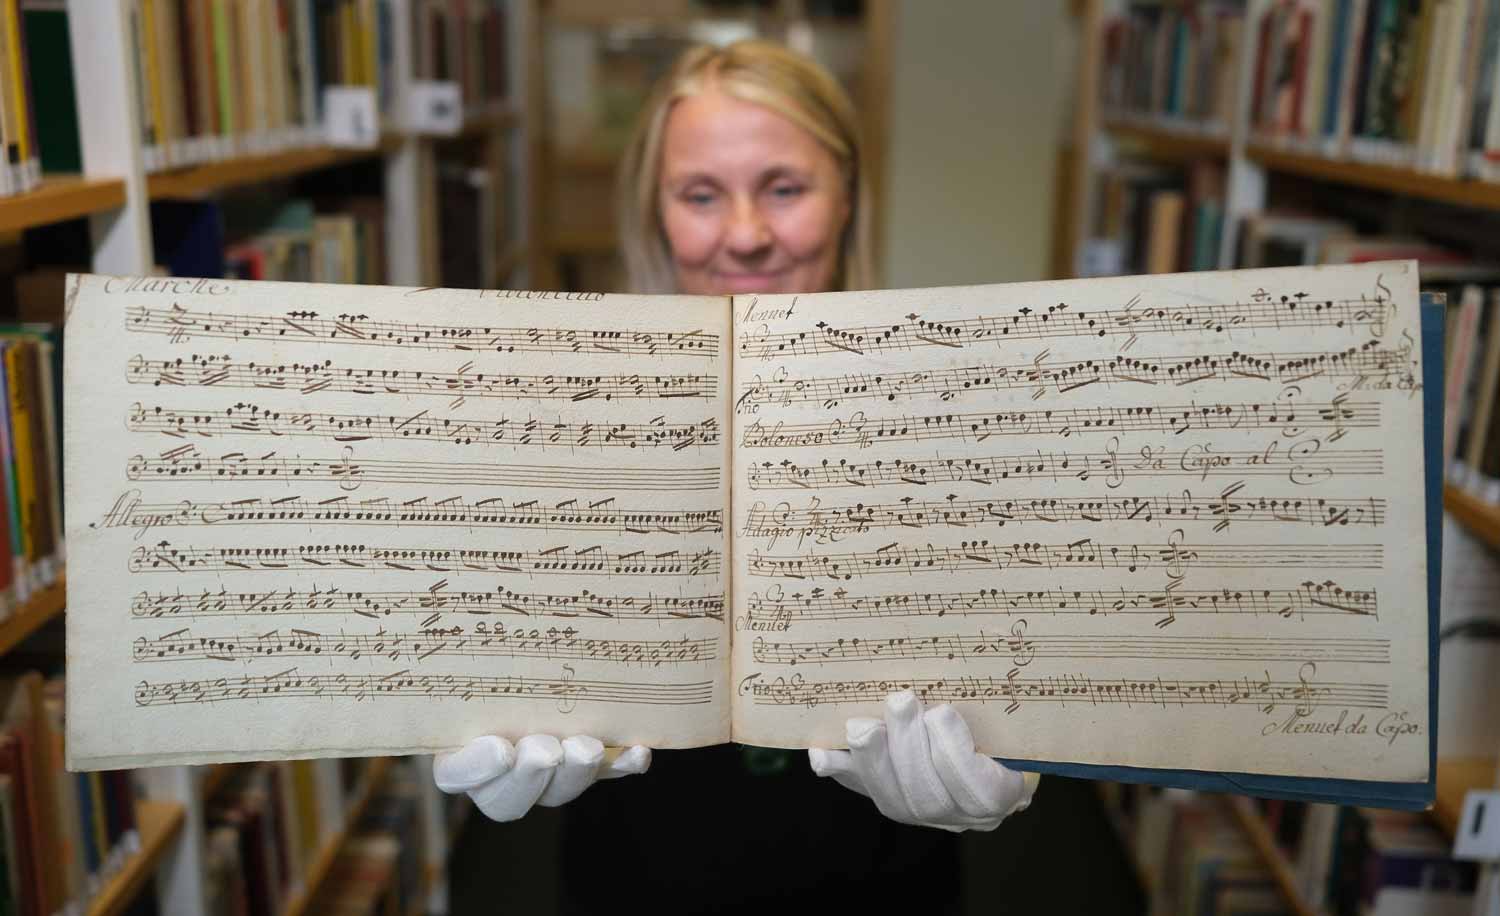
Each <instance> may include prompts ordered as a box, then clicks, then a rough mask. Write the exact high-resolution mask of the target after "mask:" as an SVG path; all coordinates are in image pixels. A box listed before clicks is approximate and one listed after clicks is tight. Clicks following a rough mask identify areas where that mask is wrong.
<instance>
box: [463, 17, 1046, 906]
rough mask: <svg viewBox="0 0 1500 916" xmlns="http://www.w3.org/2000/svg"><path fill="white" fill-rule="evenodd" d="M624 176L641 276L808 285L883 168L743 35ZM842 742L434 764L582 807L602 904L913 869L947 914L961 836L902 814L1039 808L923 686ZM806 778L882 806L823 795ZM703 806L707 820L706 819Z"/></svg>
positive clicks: (845, 251)
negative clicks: (843, 745) (634, 779)
mask: <svg viewBox="0 0 1500 916" xmlns="http://www.w3.org/2000/svg"><path fill="white" fill-rule="evenodd" d="M620 177H621V181H620V197H619V204H620V206H619V211H620V221H621V232H620V237H621V241H622V247H623V249H624V253H625V262H626V267H627V269H628V270H629V273H630V278H631V282H632V285H633V286H634V287H635V291H637V292H648V293H693V294H703V295H732V294H741V293H813V292H825V291H831V290H841V289H851V288H862V287H866V286H868V285H869V283H870V281H871V269H870V260H869V250H868V249H869V236H870V232H869V224H870V213H869V207H870V205H869V193H868V188H869V176H868V175H867V174H866V173H865V171H864V169H863V163H862V162H861V159H860V155H859V143H858V139H857V129H856V121H855V115H854V109H853V106H852V104H851V103H850V101H849V99H848V97H847V96H846V95H845V94H844V92H843V91H842V89H841V88H840V87H839V86H838V84H837V82H836V81H835V80H834V79H833V78H832V77H831V76H829V75H828V74H827V73H826V72H824V71H823V70H822V69H821V68H819V67H818V66H817V65H816V64H814V63H813V62H812V61H810V60H808V59H806V58H804V57H801V56H798V55H796V54H794V53H792V52H790V51H788V50H786V49H784V48H781V47H779V46H776V45H772V44H768V43H764V42H740V43H737V44H734V45H730V46H729V47H726V48H722V49H714V48H706V47H705V48H695V49H693V50H690V51H689V52H687V53H686V54H684V55H683V57H682V58H681V59H680V60H679V61H678V63H677V65H676V66H675V67H674V68H673V69H672V71H671V72H670V73H668V74H667V75H666V76H665V77H664V78H663V79H662V81H661V82H660V84H659V85H658V86H657V88H656V90H655V92H654V93H653V95H652V97H651V99H650V100H649V102H648V104H647V105H646V107H645V110H644V111H643V113H642V118H641V121H640V122H639V124H638V127H637V130H636V133H635V136H634V138H633V139H632V141H631V143H630V146H629V147H628V149H627V150H626V154H625V157H624V160H623V163H622V168H621V176H620ZM847 738H848V744H849V750H847V751H844V750H821V749H813V750H811V751H809V762H810V763H811V768H810V769H811V772H809V771H808V770H806V769H802V768H801V767H800V766H796V765H791V764H790V761H789V759H788V755H787V754H786V753H785V752H780V751H770V750H766V749H757V748H744V749H739V748H736V747H732V746H726V747H720V748H708V749H704V750H699V751H678V752H666V753H664V754H662V755H661V756H660V759H659V761H658V766H657V770H656V771H655V772H653V775H652V778H650V779H647V780H642V785H641V786H640V787H639V788H636V787H633V786H632V787H630V790H627V789H626V788H625V787H623V786H621V787H619V789H618V790H617V791H612V792H607V793H603V794H604V795H605V796H606V797H599V796H600V794H601V793H598V792H596V793H591V794H590V796H588V797H586V798H583V799H579V796H580V794H581V793H583V791H584V790H585V789H586V788H588V787H589V786H590V785H591V784H592V783H593V782H594V781H595V780H596V779H601V778H610V777H614V776H621V775H626V774H631V773H642V772H645V770H646V769H647V767H648V766H649V765H650V763H651V753H650V751H649V750H647V749H646V748H640V747H636V748H630V749H628V750H626V751H625V752H623V753H622V754H620V755H619V756H618V757H617V758H615V759H613V760H608V759H607V758H606V754H605V749H604V748H603V746H602V745H601V744H600V743H599V742H598V741H597V740H595V739H592V738H585V737H574V738H569V739H567V740H566V741H562V742H559V741H558V740H557V738H555V737H552V736H536V735H534V736H530V737H527V738H524V739H522V740H521V741H520V742H519V744H518V745H517V746H516V747H515V748H512V747H511V746H510V745H509V744H508V743H507V742H505V741H504V740H503V739H501V738H497V737H494V736H487V737H485V738H480V739H476V740H475V741H473V742H471V743H470V744H469V745H467V746H466V747H465V748H463V749H462V750H461V751H459V752H457V753H455V754H449V755H440V756H439V757H438V759H437V760H436V761H435V763H434V777H435V779H436V780H437V782H438V785H439V786H440V787H441V788H442V789H443V790H444V791H448V792H459V791H466V792H468V793H469V794H470V796H471V797H473V798H474V801H475V803H476V804H477V805H478V806H479V807H480V809H481V810H483V811H484V813H485V814H487V815H488V816H490V817H491V818H493V819H495V820H514V819H516V818H520V817H521V816H522V815H524V814H525V813H526V812H527V811H528V810H529V809H530V808H531V807H532V805H534V804H540V805H544V806H553V805H560V804H563V803H565V802H573V805H571V806H570V811H569V814H570V821H569V828H570V829H569V833H568V840H569V843H570V845H574V846H576V847H577V848H576V849H570V850H569V854H568V855H567V856H566V859H565V863H566V864H565V867H566V868H569V869H572V868H574V867H577V866H579V865H580V860H584V861H585V862H588V863H589V864H588V867H587V868H586V869H585V870H584V871H583V872H582V874H583V875H586V876H587V877H585V878H581V879H580V880H578V881H569V882H566V883H567V885H568V888H569V891H570V892H575V893H576V892H579V891H585V890H588V889H590V888H593V889H597V890H599V891H600V893H601V894H602V895H603V897H602V898H601V904H600V905H603V904H607V903H609V902H610V901H611V900H612V901H613V902H614V903H615V904H618V903H619V902H622V901H624V900H627V899H640V898H639V895H640V894H645V893H649V894H651V895H652V896H651V897H649V898H646V900H643V901H642V902H647V905H652V906H659V905H660V904H662V903H664V902H666V901H665V900H664V899H663V897H662V895H663V894H664V893H665V891H663V890H660V889H661V888H671V891H672V894H673V895H674V896H677V897H678V898H679V899H685V900H686V901H687V902H688V903H689V907H690V908H693V909H704V910H714V911H724V910H725V909H726V904H727V903H728V902H729V899H730V898H725V897H724V896H723V895H725V894H732V895H733V900H734V901H735V902H739V903H743V904H745V905H746V906H748V907H752V908H753V907H754V906H755V905H756V901H757V899H758V900H760V901H763V902H770V901H775V900H790V899H795V900H798V901H799V902H800V903H801V904H802V905H807V904H809V903H810V902H813V900H814V898H815V897H817V896H818V895H824V896H826V897H827V898H828V900H829V902H830V903H836V904H838V905H848V904H849V903H851V902H852V901H855V900H857V899H858V898H860V897H861V896H864V897H867V898H868V899H869V901H870V902H872V903H879V904H883V905H889V904H891V903H892V902H893V895H895V896H896V897H899V895H900V894H899V891H900V888H899V887H898V886H897V885H896V884H894V883H893V882H892V880H891V879H893V878H895V877H896V874H895V873H898V872H909V871H912V870H919V871H920V880H919V881H918V885H919V886H920V887H919V891H918V896H917V899H918V900H920V902H921V903H922V905H923V907H924V909H925V910H926V911H934V910H939V911H940V910H941V908H942V901H943V900H944V899H951V893H952V891H953V889H954V887H955V886H956V860H955V857H954V850H953V844H952V842H951V838H949V837H946V836H945V835H944V834H941V833H936V832H933V831H918V830H914V829H912V828H911V827H897V826H895V824H893V823H892V822H899V823H901V824H906V825H920V826H926V827H937V828H941V829H942V830H945V831H949V832H959V831H963V830H971V829H978V830H992V829H994V828H995V827H996V826H997V825H998V824H999V823H1000V821H1001V820H1003V819H1004V818H1005V817H1007V816H1008V815H1010V814H1011V813H1014V812H1015V811H1018V810H1021V809H1023V808H1025V807H1026V806H1027V804H1029V802H1030V799H1031V793H1032V791H1033V789H1034V787H1035V780H1034V778H1032V777H1026V778H1023V777H1022V776H1021V774H1019V773H1016V772H1014V771H1011V770H1008V769H1006V768H1005V767H1003V766H1001V765H1000V764H999V763H998V762H996V761H994V760H992V759H990V758H988V757H984V756H981V755H979V754H977V753H975V751H974V744H973V740H972V738H971V737H970V735H969V731H968V728H967V727H966V726H965V724H964V722H963V719H962V718H961V717H960V716H959V714H958V713H957V712H956V711H955V710H954V709H953V708H952V707H951V706H942V707H938V708H935V709H929V710H926V711H924V710H923V709H922V704H921V703H920V702H919V701H918V700H917V698H916V697H915V696H914V695H912V694H911V693H910V692H904V693H900V694H895V695H893V696H891V697H890V698H889V699H888V701H887V703H886V709H885V716H884V720H876V719H851V720H849V722H848V735H847ZM664 773H665V775H664ZM813 774H816V776H827V777H831V778H832V779H833V780H834V781H836V782H838V783H839V784H841V785H843V786H845V787H847V788H849V789H852V790H854V791H855V792H857V793H860V794H862V795H866V796H868V797H869V798H870V799H871V800H873V802H874V807H873V808H872V807H871V806H870V804H869V802H867V801H864V800H862V799H859V798H858V797H857V796H853V795H847V794H843V795H839V796H837V797H835V796H832V795H830V794H829V790H827V789H825V788H822V787H821V786H820V785H819V783H818V781H817V780H816V778H815V777H814V775H813ZM631 790H634V791H631ZM575 799H578V800H577V801H574V800H575ZM876 810H878V811H879V814H876V813H875V812H876ZM880 815H884V817H885V818H888V819H889V820H883V819H882V818H881V816H880ZM705 817H707V818H710V819H711V820H712V826H711V827H708V828H707V829H702V828H703V821H704V819H705ZM584 821H588V822H590V823H589V824H588V825H584V824H582V823H581V822H584ZM684 839H685V840H686V842H684ZM601 868H603V869H605V871H603V872H601V871H600V869H601ZM601 876H602V877H603V880H600V879H601ZM632 886H633V888H632ZM643 886H644V887H645V888H657V890H645V889H643ZM758 892H764V893H759V894H758ZM945 895H947V896H946V897H945ZM934 904H937V906H934ZM579 905H580V906H586V905H587V904H586V903H585V902H583V901H582V900H581V899H580V901H579Z"/></svg>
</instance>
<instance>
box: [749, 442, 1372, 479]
mask: <svg viewBox="0 0 1500 916" xmlns="http://www.w3.org/2000/svg"><path fill="white" fill-rule="evenodd" d="M1298 448H1299V447H1298V446H1297V445H1296V444H1288V445H1286V446H1283V447H1278V448H1276V449H1274V450H1267V449H1262V450H1251V451H1243V450H1240V451H1215V450H1213V449H1210V448H1207V447H1205V446H1203V445H1193V446H1189V447H1188V448H1185V449H1177V448H1173V449H1168V448H1167V447H1166V446H1154V445H1147V446H1143V447H1142V448H1141V449H1140V450H1134V451H1131V452H1127V453H1125V454H1121V453H1120V451H1119V448H1118V445H1117V444H1116V445H1112V446H1111V447H1110V448H1109V449H1107V450H1105V451H1102V452H1043V451H1041V450H1037V451H1035V452H1031V453H1027V454H1024V455H988V456H985V457H976V458H928V459H914V458H889V459H885V460H881V461H865V462H858V461H850V460H849V459H847V458H839V459H837V460H833V459H828V458H824V459H822V460H821V461H818V462H817V463H813V464H798V463H797V462H795V461H792V460H791V459H785V458H784V459H782V460H780V461H774V462H773V461H760V462H753V463H751V464H750V465H749V466H748V467H747V468H746V471H745V481H746V482H747V483H748V484H749V487H750V489H752V490H800V489H812V488H819V489H822V488H827V487H882V486H906V485H909V484H915V485H919V486H921V485H929V484H934V483H958V482H966V483H978V484H985V485H992V484H996V483H1000V482H1003V481H1010V480H1016V481H1029V480H1038V479H1039V480H1051V481H1053V482H1058V481H1062V480H1089V479H1091V478H1092V477H1094V476H1096V475H1098V476H1100V477H1102V478H1104V479H1105V480H1112V481H1120V482H1123V480H1124V479H1125V478H1126V477H1136V476H1147V477H1151V478H1158V477H1163V476H1174V477H1178V476H1186V477H1196V478H1199V479H1200V480H1206V479H1207V478H1209V477H1282V478H1289V479H1292V480H1294V481H1310V480H1314V479H1318V480H1321V479H1327V478H1329V477H1378V476H1380V475H1381V474H1383V473H1384V458H1383V453H1382V452H1381V451H1380V450H1379V449H1337V448H1325V449H1319V450H1318V451H1317V452H1316V453H1315V454H1301V453H1299V451H1298ZM1304 451H1305V449H1304Z"/></svg>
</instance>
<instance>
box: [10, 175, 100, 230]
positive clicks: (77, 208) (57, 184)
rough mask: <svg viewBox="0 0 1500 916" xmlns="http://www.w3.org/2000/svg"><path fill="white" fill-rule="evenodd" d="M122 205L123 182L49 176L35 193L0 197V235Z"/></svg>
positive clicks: (33, 191) (28, 192) (71, 176)
mask: <svg viewBox="0 0 1500 916" xmlns="http://www.w3.org/2000/svg"><path fill="white" fill-rule="evenodd" d="M124 203H125V182H123V181H120V180H119V179H116V178H96V179H89V178H82V177H79V176H76V175H48V176H47V177H46V178H44V179H43V180H42V184H41V186H40V187H38V188H36V189H34V190H31V191H27V192H26V193H24V194H17V195H15V196H14V197H0V232H15V231H19V230H21V229H31V228H35V227H37V226H45V225H47V224H48V223H59V222H62V221H63V220H69V219H77V218H78V217H80V216H88V215H89V214H91V213H102V212H105V211H108V210H116V209H119V207H121V206H122V205H123V204H124Z"/></svg>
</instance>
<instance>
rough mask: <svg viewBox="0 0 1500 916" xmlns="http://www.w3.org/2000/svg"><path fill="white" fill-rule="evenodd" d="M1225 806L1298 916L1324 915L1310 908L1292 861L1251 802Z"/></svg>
mask: <svg viewBox="0 0 1500 916" xmlns="http://www.w3.org/2000/svg"><path fill="white" fill-rule="evenodd" d="M1224 803H1225V804H1226V805H1228V806H1229V813H1230V814H1231V815H1233V817H1234V820H1235V822H1236V823H1238V824H1239V825H1240V829H1241V830H1243V831H1245V836H1246V837H1247V838H1249V840H1250V844H1251V845H1252V846H1254V847H1255V851H1256V852H1257V853H1259V854H1260V858H1261V861H1262V862H1264V863H1265V865H1266V868H1267V869H1268V870H1269V871H1270V872H1271V878H1272V880H1274V881H1275V882H1276V886H1277V888H1279V889H1280V890H1281V896H1282V898H1283V899H1284V900H1285V901H1286V904H1287V906H1288V907H1289V908H1290V909H1291V911H1292V912H1293V913H1295V914H1297V916H1323V914H1322V912H1321V911H1319V910H1318V909H1316V908H1314V907H1312V906H1311V905H1309V904H1308V902H1307V901H1306V900H1305V899H1304V898H1303V896H1302V891H1301V890H1299V889H1298V887H1297V878H1296V873H1295V872H1294V871H1293V870H1292V863H1291V861H1290V860H1289V859H1288V858H1287V856H1286V853H1285V852H1282V850H1281V847H1280V846H1278V845H1277V844H1276V838H1275V837H1274V836H1272V835H1271V831H1270V828H1268V827H1267V826H1266V822H1265V821H1264V820H1262V819H1261V817H1260V815H1259V814H1257V813H1256V811H1255V809H1254V808H1253V807H1251V803H1250V800H1249V799H1247V798H1234V797H1226V798H1225V799H1224Z"/></svg>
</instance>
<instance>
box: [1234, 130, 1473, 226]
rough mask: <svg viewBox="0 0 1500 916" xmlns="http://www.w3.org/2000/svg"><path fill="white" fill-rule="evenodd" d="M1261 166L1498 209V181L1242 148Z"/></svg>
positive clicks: (1260, 146) (1257, 146) (1272, 148)
mask: <svg viewBox="0 0 1500 916" xmlns="http://www.w3.org/2000/svg"><path fill="white" fill-rule="evenodd" d="M1245 155H1246V156H1247V157H1248V158H1249V159H1250V161H1252V162H1254V163H1256V164H1258V165H1260V166H1261V167H1262V168H1266V169H1270V170H1272V171H1275V172H1284V173H1286V174H1289V175H1301V176H1303V177H1304V178H1313V179H1317V180H1319V181H1330V182H1335V183H1337V184H1343V185H1349V186H1351V187H1354V188H1361V189H1365V190H1370V191H1384V192H1387V193H1390V194H1397V195H1400V196H1402V197H1409V198H1412V199H1415V200H1425V201H1432V202H1435V203H1442V204H1454V205H1457V206H1461V207H1476V208H1481V209H1486V210H1500V182H1493V181H1480V180H1478V179H1473V178H1448V177H1445V176H1442V175H1434V174H1430V173H1427V172H1419V171H1417V170H1416V169H1411V168H1399V167H1396V166H1389V165H1380V164H1376V163H1369V162H1354V161H1351V160H1348V159H1334V158H1331V157H1328V156H1318V155H1313V154H1310V153H1303V152H1297V151H1295V150H1290V149H1280V148H1278V147H1276V146H1274V145H1271V144H1268V143H1251V144H1250V145H1249V146H1248V147H1247V148H1246V151H1245Z"/></svg>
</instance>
